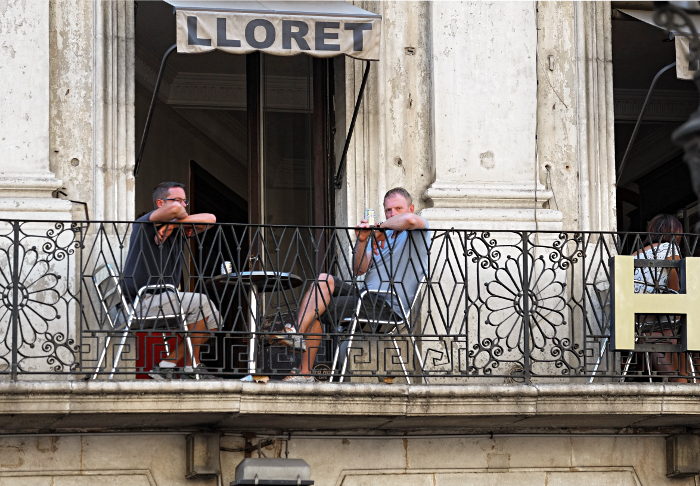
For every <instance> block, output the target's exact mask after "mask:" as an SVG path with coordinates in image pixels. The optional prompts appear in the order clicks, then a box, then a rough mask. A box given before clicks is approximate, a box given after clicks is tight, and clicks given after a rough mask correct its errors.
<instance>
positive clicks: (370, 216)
mask: <svg viewBox="0 0 700 486" xmlns="http://www.w3.org/2000/svg"><path fill="white" fill-rule="evenodd" d="M365 219H366V220H367V224H368V225H370V226H374V209H365Z"/></svg>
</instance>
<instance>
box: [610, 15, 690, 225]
mask: <svg viewBox="0 0 700 486" xmlns="http://www.w3.org/2000/svg"><path fill="white" fill-rule="evenodd" d="M612 7H613V21H612V55H613V89H614V103H615V159H616V166H617V179H618V184H617V228H618V231H630V232H644V231H646V225H647V222H648V221H649V220H650V219H652V218H653V217H654V216H656V215H657V214H659V213H666V214H673V215H675V216H676V217H678V219H679V220H680V221H681V222H682V223H683V226H684V230H685V231H686V232H689V231H690V230H691V229H692V228H693V226H694V225H695V224H696V223H697V222H698V221H699V216H700V214H699V213H698V201H697V196H696V195H695V193H694V192H693V189H692V186H691V183H690V173H689V171H688V167H687V165H686V164H685V162H684V161H683V151H682V150H681V148H680V147H678V146H676V145H674V144H673V142H672V141H671V134H672V133H673V131H674V130H676V129H677V128H678V127H679V126H680V125H682V124H683V123H684V122H685V121H686V120H687V119H688V117H689V116H690V114H691V113H692V112H693V111H695V110H696V109H697V106H698V92H697V90H696V88H695V85H694V83H693V82H692V81H688V80H682V79H677V78H676V69H675V67H672V68H670V69H669V70H668V71H666V72H665V73H663V74H662V75H661V76H660V78H659V80H658V82H657V84H656V87H655V89H654V91H653V93H652V95H651V98H650V99H649V103H648V105H647V108H646V111H645V115H644V118H643V120H642V122H641V124H640V126H639V132H638V134H637V137H636V139H635V141H634V143H633V145H632V146H631V148H630V151H629V155H628V157H627V160H626V161H625V165H624V167H622V168H621V167H620V164H621V162H622V158H623V156H624V154H625V151H626V150H627V147H628V144H629V141H630V138H631V136H632V132H633V130H634V126H635V123H636V121H637V117H638V116H639V112H640V110H641V106H642V104H643V102H644V99H645V97H646V95H647V92H648V90H649V87H650V85H651V82H652V80H653V79H654V76H655V75H656V74H657V73H658V72H659V71H660V70H661V69H662V68H664V67H665V66H668V65H669V64H671V63H673V62H674V61H675V60H676V50H675V42H674V39H673V38H672V37H669V35H668V34H667V33H666V32H665V31H664V30H662V29H660V28H658V27H655V26H652V25H649V24H647V23H645V22H642V21H640V20H637V19H635V18H634V17H631V16H629V15H627V14H625V13H623V12H622V11H621V10H624V9H628V8H629V9H633V10H634V9H637V10H638V9H640V8H649V9H652V8H653V5H652V4H651V2H648V5H644V2H612ZM621 169H622V170H621Z"/></svg>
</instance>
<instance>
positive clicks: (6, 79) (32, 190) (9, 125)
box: [0, 0, 71, 220]
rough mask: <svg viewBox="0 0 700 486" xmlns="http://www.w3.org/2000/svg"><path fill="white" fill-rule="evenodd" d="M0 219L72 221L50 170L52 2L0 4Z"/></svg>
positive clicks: (14, 0) (15, 0)
mask: <svg viewBox="0 0 700 486" xmlns="http://www.w3.org/2000/svg"><path fill="white" fill-rule="evenodd" d="M0 86H2V92H1V93H0V113H2V124H1V125H0V127H1V128H0V154H2V157H0V218H14V219H48V220H69V219H70V218H71V215H70V210H71V203H70V202H68V201H63V200H60V199H55V198H53V197H52V195H51V193H52V191H54V190H56V189H58V188H60V187H61V185H62V184H61V181H60V180H59V179H57V178H56V177H55V175H54V174H53V173H52V172H51V171H50V169H49V3H48V2H26V1H20V0H7V1H5V2H0Z"/></svg>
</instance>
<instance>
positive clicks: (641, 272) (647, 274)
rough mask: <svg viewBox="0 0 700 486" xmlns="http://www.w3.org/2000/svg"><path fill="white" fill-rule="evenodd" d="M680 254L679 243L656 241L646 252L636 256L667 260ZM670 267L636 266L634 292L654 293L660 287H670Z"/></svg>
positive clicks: (638, 257)
mask: <svg viewBox="0 0 700 486" xmlns="http://www.w3.org/2000/svg"><path fill="white" fill-rule="evenodd" d="M677 255H680V249H679V248H678V245H675V244H674V245H671V243H669V242H664V243H654V244H652V245H651V247H650V248H649V249H648V250H646V251H645V252H644V253H637V254H636V255H635V256H634V258H637V259H647V260H666V259H668V258H669V257H674V256H677ZM669 270H670V269H669V268H635V269H634V293H635V294H653V293H655V292H658V291H659V288H664V289H666V288H668V274H669Z"/></svg>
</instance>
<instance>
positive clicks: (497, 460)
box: [0, 433, 695, 486]
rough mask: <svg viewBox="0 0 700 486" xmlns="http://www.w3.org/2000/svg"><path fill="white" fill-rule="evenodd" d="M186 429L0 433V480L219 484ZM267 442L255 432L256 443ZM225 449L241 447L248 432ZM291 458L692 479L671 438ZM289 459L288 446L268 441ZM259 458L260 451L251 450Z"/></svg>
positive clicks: (332, 473)
mask: <svg viewBox="0 0 700 486" xmlns="http://www.w3.org/2000/svg"><path fill="white" fill-rule="evenodd" d="M186 435H187V434H186V433H173V434H147V433H140V434H127V435H114V436H109V435H106V434H105V435H76V436H50V435H47V436H33V437H17V438H8V437H5V438H2V439H0V485H2V486H6V485H7V486H10V485H12V486H25V485H26V486H83V485H94V484H98V483H99V484H105V485H115V486H116V485H119V486H166V485H167V486H177V485H183V486H184V485H191V484H199V485H202V486H215V485H218V484H219V483H218V481H217V478H213V479H204V480H202V479H200V480H196V481H195V480H187V479H185V457H186V456H185V437H186ZM258 440H259V439H254V440H253V443H254V444H255V443H257V442H258ZM220 443H221V446H223V447H225V448H228V449H241V448H243V446H244V441H243V439H242V438H240V437H232V436H225V437H222V438H221V440H220ZM288 450H289V457H290V458H300V459H304V460H305V461H307V462H308V463H309V465H310V466H311V478H312V479H313V480H314V481H315V484H316V485H318V486H323V485H330V486H333V485H343V486H347V485H352V486H370V485H379V484H381V485H387V486H456V485H464V484H483V485H496V484H497V485H513V486H516V485H518V486H520V485H523V484H526V485H528V486H545V485H546V486H565V485H566V486H569V485H571V486H573V485H583V484H597V485H601V486H608V485H610V486H652V485H654V486H656V485H665V484H669V485H670V484H673V485H680V486H683V485H694V484H695V479H694V478H686V479H667V478H666V476H665V472H666V469H665V468H666V464H665V440H664V438H663V437H658V436H657V437H634V436H633V437H618V438H613V437H591V436H582V437H570V436H569V437H551V436H549V437H499V436H496V437H494V438H488V437H474V438H454V439H451V438H445V437H432V438H421V439H408V438H404V439H401V438H385V439H363V438H362V437H361V436H360V437H357V436H355V437H348V438H341V437H338V438H334V439H313V438H308V439H293V440H291V441H289V445H288ZM261 452H262V453H263V454H264V455H265V456H266V457H276V456H278V455H281V457H284V454H285V444H284V442H283V441H276V442H274V443H273V444H272V445H269V446H267V447H264V448H262V449H261ZM220 454H221V455H220V458H221V468H222V471H223V476H222V483H223V484H224V485H228V484H230V482H231V481H233V479H234V476H235V468H236V466H237V465H238V463H239V462H240V461H241V460H243V453H241V452H225V451H222V452H221V453H220ZM253 457H257V453H253Z"/></svg>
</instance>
